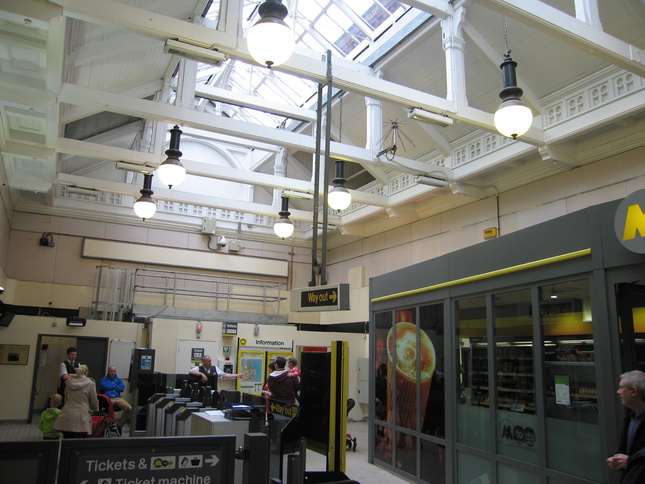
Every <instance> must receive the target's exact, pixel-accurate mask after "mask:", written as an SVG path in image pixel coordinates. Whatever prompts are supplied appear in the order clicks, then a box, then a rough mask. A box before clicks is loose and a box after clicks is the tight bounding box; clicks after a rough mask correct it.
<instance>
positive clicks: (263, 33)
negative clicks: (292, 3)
mask: <svg viewBox="0 0 645 484" xmlns="http://www.w3.org/2000/svg"><path fill="white" fill-rule="evenodd" d="M258 13H259V14H260V20H258V21H257V22H256V23H255V24H254V25H253V26H252V27H251V28H250V29H249V34H248V37H247V39H246V40H247V46H248V48H249V52H250V54H251V56H252V57H253V59H255V61H256V62H257V63H258V64H261V65H266V66H267V67H268V68H269V69H270V68H271V67H272V66H277V65H280V64H283V63H285V62H286V61H287V60H288V59H289V57H291V54H292V53H293V48H294V47H295V41H294V38H293V32H291V29H290V28H289V26H288V25H287V23H286V22H285V21H284V18H285V17H286V16H287V14H288V13H289V11H288V10H287V7H285V6H284V5H283V4H282V2H281V1H280V0H266V1H265V2H264V3H262V4H260V6H259V7H258Z"/></svg>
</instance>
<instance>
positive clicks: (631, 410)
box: [607, 370, 645, 484]
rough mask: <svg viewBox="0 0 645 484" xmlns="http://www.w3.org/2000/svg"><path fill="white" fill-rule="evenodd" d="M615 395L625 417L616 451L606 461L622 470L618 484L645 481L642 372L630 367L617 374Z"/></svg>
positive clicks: (644, 419) (643, 378) (644, 388)
mask: <svg viewBox="0 0 645 484" xmlns="http://www.w3.org/2000/svg"><path fill="white" fill-rule="evenodd" d="M618 395H620V400H621V402H622V404H623V405H624V406H625V409H626V411H625V419H624V421H623V428H622V432H621V437H620V446H619V448H618V452H616V453H615V454H614V455H612V456H611V457H609V458H608V459H607V465H608V466H609V468H610V469H612V470H615V471H622V472H623V476H622V479H621V481H620V482H621V484H639V483H643V482H645V373H643V372H642V371H638V370H634V371H628V372H627V373H623V374H622V375H620V386H619V387H618Z"/></svg>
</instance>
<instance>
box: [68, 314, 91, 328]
mask: <svg viewBox="0 0 645 484" xmlns="http://www.w3.org/2000/svg"><path fill="white" fill-rule="evenodd" d="M86 322H87V320H86V319H85V318H79V317H74V316H73V317H71V318H67V326H75V327H81V326H85V323H86Z"/></svg>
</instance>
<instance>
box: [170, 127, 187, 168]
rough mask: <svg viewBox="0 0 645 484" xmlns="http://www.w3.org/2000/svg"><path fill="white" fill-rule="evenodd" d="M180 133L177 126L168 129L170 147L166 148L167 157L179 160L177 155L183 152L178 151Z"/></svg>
mask: <svg viewBox="0 0 645 484" xmlns="http://www.w3.org/2000/svg"><path fill="white" fill-rule="evenodd" d="M181 133H182V131H181V130H180V129H179V126H175V127H174V128H172V129H171V130H170V147H169V148H168V149H167V150H166V155H168V158H172V159H176V160H177V161H179V157H180V156H181V155H182V154H183V153H182V152H181V151H179V140H180V138H181Z"/></svg>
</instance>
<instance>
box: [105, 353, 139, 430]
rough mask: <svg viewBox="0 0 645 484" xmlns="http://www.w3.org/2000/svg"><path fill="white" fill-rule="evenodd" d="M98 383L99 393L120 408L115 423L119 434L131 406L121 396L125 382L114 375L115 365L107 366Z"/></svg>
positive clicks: (126, 421)
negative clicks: (117, 419)
mask: <svg viewBox="0 0 645 484" xmlns="http://www.w3.org/2000/svg"><path fill="white" fill-rule="evenodd" d="M99 385H100V389H101V393H103V394H104V395H105V396H106V397H108V398H109V399H110V400H111V401H112V405H113V406H114V407H116V408H117V409H119V410H121V417H120V418H119V421H118V422H117V423H116V426H117V429H118V430H119V434H121V433H122V431H123V426H124V425H125V424H126V423H128V417H129V416H130V410H132V407H131V406H130V404H129V403H128V402H127V401H126V400H125V399H123V398H122V397H121V392H124V391H125V384H124V383H123V380H121V378H119V377H118V376H117V375H116V366H110V367H108V372H107V375H105V376H104V377H103V378H101V381H100V383H99Z"/></svg>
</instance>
